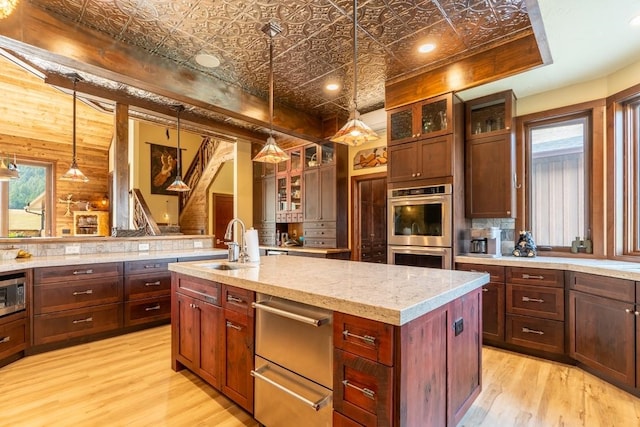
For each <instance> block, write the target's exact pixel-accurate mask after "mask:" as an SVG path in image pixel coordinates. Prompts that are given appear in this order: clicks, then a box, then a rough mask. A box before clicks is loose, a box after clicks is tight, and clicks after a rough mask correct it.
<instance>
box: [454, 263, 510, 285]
mask: <svg viewBox="0 0 640 427" xmlns="http://www.w3.org/2000/svg"><path fill="white" fill-rule="evenodd" d="M504 269H505V268H504V267H503V266H500V265H483V264H464V263H457V264H456V270H462V271H473V272H478V273H489V275H490V276H491V279H490V280H491V281H492V282H504V278H505V271H504Z"/></svg>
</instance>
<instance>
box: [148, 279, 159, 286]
mask: <svg viewBox="0 0 640 427" xmlns="http://www.w3.org/2000/svg"><path fill="white" fill-rule="evenodd" d="M144 285H145V286H160V280H157V281H155V282H147V283H145V284H144Z"/></svg>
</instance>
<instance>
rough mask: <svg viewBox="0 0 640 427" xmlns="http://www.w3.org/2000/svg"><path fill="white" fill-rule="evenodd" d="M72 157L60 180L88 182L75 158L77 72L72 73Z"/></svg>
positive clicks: (78, 77)
mask: <svg viewBox="0 0 640 427" xmlns="http://www.w3.org/2000/svg"><path fill="white" fill-rule="evenodd" d="M72 77H73V141H72V144H73V158H72V160H71V167H70V168H69V170H68V171H67V172H66V173H65V174H64V175H62V176H61V177H60V180H61V181H71V182H88V181H89V178H87V177H86V176H85V174H83V173H82V171H81V170H80V169H79V168H78V161H77V159H76V85H77V84H78V80H80V76H78V75H77V74H75V75H73V76H72Z"/></svg>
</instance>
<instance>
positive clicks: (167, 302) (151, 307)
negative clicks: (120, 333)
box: [124, 295, 171, 326]
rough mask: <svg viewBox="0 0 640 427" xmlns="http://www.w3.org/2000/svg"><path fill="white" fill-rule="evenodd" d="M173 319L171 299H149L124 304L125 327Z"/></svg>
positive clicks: (168, 297)
mask: <svg viewBox="0 0 640 427" xmlns="http://www.w3.org/2000/svg"><path fill="white" fill-rule="evenodd" d="M170 318H171V297H170V296H169V295H167V296H164V297H156V298H148V299H145V300H135V301H127V302H125V303H124V326H133V325H139V324H143V323H147V322H153V321H156V320H165V319H166V320H169V319H170Z"/></svg>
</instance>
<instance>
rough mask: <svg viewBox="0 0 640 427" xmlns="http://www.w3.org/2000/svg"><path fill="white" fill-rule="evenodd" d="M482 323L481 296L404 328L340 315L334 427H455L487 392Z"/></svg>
mask: <svg viewBox="0 0 640 427" xmlns="http://www.w3.org/2000/svg"><path fill="white" fill-rule="evenodd" d="M481 316H482V308H481V291H480V289H478V290H476V291H473V292H470V293H468V294H466V295H464V296H462V297H461V298H459V299H457V300H455V301H453V302H451V303H450V304H448V305H446V306H445V307H442V308H441V309H438V310H435V311H433V312H430V313H428V314H426V315H424V316H421V317H420V318H418V319H415V320H413V321H411V322H409V323H407V324H405V325H403V326H401V327H393V326H390V325H387V324H383V323H380V322H375V321H371V320H367V319H362V318H359V317H355V316H351V315H346V314H342V313H334V333H333V338H334V346H335V350H334V384H333V392H334V396H333V398H334V402H333V407H334V411H335V413H334V417H333V419H334V425H338V426H349V427H351V426H356V425H360V426H418V425H425V420H429V421H428V424H429V425H434V426H455V425H456V424H457V422H458V421H459V420H460V418H461V417H462V415H463V414H464V413H465V412H466V410H467V409H468V407H469V406H470V405H471V403H472V402H473V400H474V399H475V398H476V397H477V395H478V394H479V393H480V390H481V375H480V374H481V346H482V337H481V335H480V330H481ZM456 325H458V328H456V327H455V326H456ZM460 325H462V326H460Z"/></svg>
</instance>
